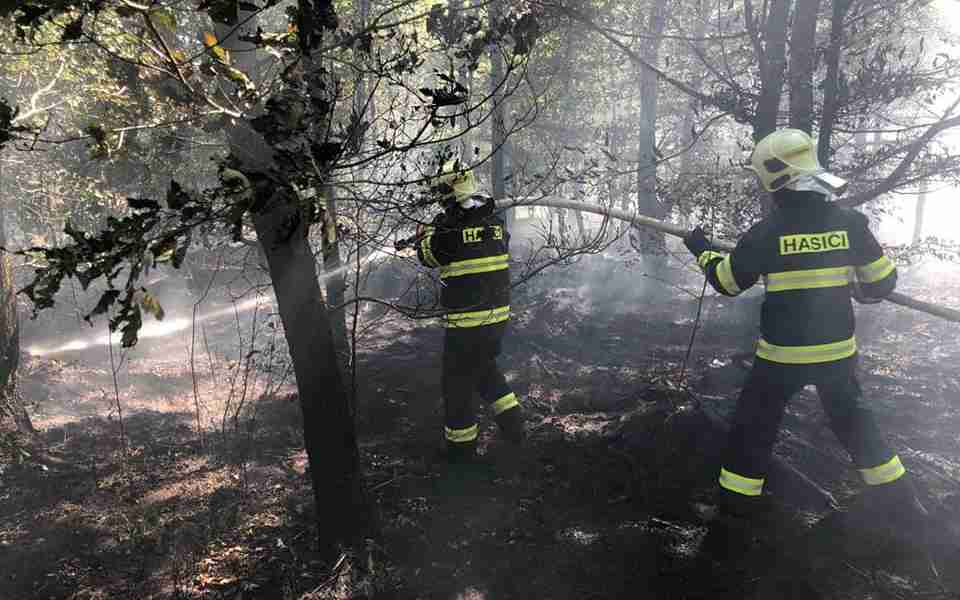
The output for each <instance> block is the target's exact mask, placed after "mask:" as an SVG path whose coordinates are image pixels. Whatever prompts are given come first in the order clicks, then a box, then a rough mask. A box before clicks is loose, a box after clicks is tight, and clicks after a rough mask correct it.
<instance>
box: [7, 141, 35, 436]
mask: <svg viewBox="0 0 960 600" xmlns="http://www.w3.org/2000/svg"><path fill="white" fill-rule="evenodd" d="M2 152H3V148H2V147H0V155H2ZM3 183H4V181H3V163H2V162H0V247H6V245H7V222H6V213H7V207H6V201H5V198H4V195H3V192H4V191H5V189H6V188H5V186H4V185H3ZM19 366H20V320H19V318H18V315H17V294H16V288H15V286H14V282H13V260H11V258H10V255H9V254H8V253H7V252H3V253H0V435H3V434H4V433H5V432H6V433H11V432H12V433H17V434H20V435H29V434H32V433H33V424H32V423H31V422H30V415H29V414H27V409H26V407H24V405H23V398H22V397H21V396H20V393H19V390H18V388H17V368H18V367H19ZM0 450H2V449H0Z"/></svg>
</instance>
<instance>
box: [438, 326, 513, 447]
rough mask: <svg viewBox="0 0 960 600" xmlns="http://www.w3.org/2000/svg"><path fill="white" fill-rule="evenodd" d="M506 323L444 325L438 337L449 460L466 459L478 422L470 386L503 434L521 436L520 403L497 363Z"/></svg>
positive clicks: (477, 429)
mask: <svg viewBox="0 0 960 600" xmlns="http://www.w3.org/2000/svg"><path fill="white" fill-rule="evenodd" d="M506 327H507V323H506V322H503V323H496V324H493V325H485V326H481V327H470V328H462V329H458V328H448V329H446V332H445V335H444V338H443V375H442V393H443V407H444V418H445V428H444V433H445V437H446V440H447V450H448V454H449V456H450V458H451V459H452V460H457V459H469V458H471V457H472V456H473V455H474V453H475V450H476V442H477V436H478V434H479V427H478V425H477V406H476V403H475V402H474V392H476V393H477V394H479V396H480V399H481V400H482V401H483V402H484V404H486V405H488V406H489V407H490V409H491V411H492V413H493V415H494V418H495V420H496V421H497V424H498V425H499V426H500V430H501V433H502V434H503V435H504V436H505V437H506V438H507V439H509V440H511V441H514V442H520V441H522V439H523V421H522V417H521V411H520V403H519V401H518V400H517V396H516V394H514V393H513V390H511V389H510V385H509V384H508V383H507V379H506V377H504V375H503V372H502V371H501V370H500V367H499V366H497V356H498V355H499V354H500V351H501V341H502V339H503V334H504V332H505V330H506Z"/></svg>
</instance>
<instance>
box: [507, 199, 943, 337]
mask: <svg viewBox="0 0 960 600" xmlns="http://www.w3.org/2000/svg"><path fill="white" fill-rule="evenodd" d="M514 206H550V207H553V208H567V209H570V210H578V211H580V212H588V213H593V214H596V215H602V216H605V217H613V218H614V219H619V220H621V221H627V222H629V223H630V224H631V225H635V226H637V227H647V228H649V229H655V230H656V231H660V232H663V233H667V234H670V235H672V236H676V237H679V238H682V237H684V236H685V235H687V230H686V229H684V228H683V227H680V226H679V225H674V224H672V223H666V222H664V221H658V220H656V219H651V218H650V217H644V216H643V215H638V214H636V213H632V212H629V211H626V210H620V209H617V208H608V207H605V206H600V205H598V204H588V203H586V202H578V201H576V200H560V199H555V198H536V199H533V200H526V199H517V198H505V199H503V200H497V208H511V207H514ZM713 246H714V247H715V248H716V249H718V250H724V251H727V252H729V251H731V250H733V247H734V246H733V244H730V243H727V242H720V241H716V242H714V243H713ZM884 299H885V300H886V301H888V302H892V303H894V304H899V305H900V306H905V307H907V308H912V309H914V310H918V311H920V312H924V313H927V314H929V315H933V316H935V317H940V318H941V319H946V320H947V321H952V322H954V323H960V310H956V309H953V308H949V307H947V306H941V305H939V304H933V303H932V302H924V301H922V300H917V299H915V298H911V297H909V296H905V295H903V294H900V293H898V292H891V293H890V294H889V295H887V297H886V298H884Z"/></svg>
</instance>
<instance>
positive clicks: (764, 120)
mask: <svg viewBox="0 0 960 600" xmlns="http://www.w3.org/2000/svg"><path fill="white" fill-rule="evenodd" d="M749 4H751V3H749V2H748V5H749ZM764 4H766V3H764ZM791 4H792V1H791V0H771V1H770V4H769V7H770V8H769V10H770V12H769V14H768V15H767V20H766V26H765V27H764V30H763V45H762V50H763V55H762V56H758V57H757V58H758V59H759V61H760V78H761V84H760V85H761V87H760V99H759V101H758V102H757V111H756V114H755V115H754V119H753V139H754V141H756V142H759V141H760V140H761V139H763V137H765V136H766V135H767V134H769V133H772V132H773V131H774V130H775V129H776V128H777V117H778V115H779V113H780V99H781V97H782V96H783V78H784V71H785V67H786V63H787V61H786V51H787V17H788V16H789V14H790V5H791ZM744 14H745V15H749V14H750V12H749V11H747V12H745V13H744ZM746 18H748V19H749V18H750V17H749V16H747V17H746ZM747 28H748V30H749V29H755V23H748V25H747Z"/></svg>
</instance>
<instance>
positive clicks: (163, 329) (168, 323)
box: [26, 247, 396, 356]
mask: <svg viewBox="0 0 960 600" xmlns="http://www.w3.org/2000/svg"><path fill="white" fill-rule="evenodd" d="M395 256H396V254H395V253H394V252H392V251H391V250H390V249H388V248H386V247H383V248H378V249H377V250H374V251H372V252H370V254H367V255H366V256H364V257H363V258H361V259H360V266H364V265H366V264H368V263H370V262H372V261H379V260H386V259H390V258H394V257H395ZM356 267H357V265H356V263H355V262H351V263H347V264H345V265H343V266H341V267H339V268H337V269H335V270H333V271H331V272H329V273H325V274H324V275H323V276H322V277H321V278H320V281H321V282H325V281H326V280H327V279H329V278H331V277H335V276H337V275H339V274H341V273H344V272H346V271H347V270H349V269H351V268H354V269H355V268H356ZM273 303H274V299H273V298H272V297H266V296H257V297H255V298H250V299H248V300H244V301H243V302H240V303H238V304H236V305H231V306H228V307H226V308H221V309H218V310H215V311H211V312H208V313H204V314H203V315H199V316H198V317H197V322H198V323H200V322H203V321H206V320H209V319H215V318H217V317H222V316H225V315H232V314H234V313H244V312H247V311H250V310H253V309H255V308H258V307H260V308H263V307H265V306H268V305H273ZM191 323H192V320H191V319H188V318H176V319H171V318H169V317H168V318H167V319H165V320H163V321H149V322H147V323H146V324H145V325H144V326H143V328H142V329H141V330H140V338H141V339H150V338H161V337H166V336H169V335H172V334H174V333H177V332H179V331H184V330H186V329H189V328H190V325H191ZM120 339H121V334H120V333H119V332H117V333H114V334H113V335H112V336H111V338H110V340H111V342H113V343H114V344H119V343H120ZM106 345H107V338H106V336H102V335H93V336H89V337H86V338H81V339H77V340H72V341H69V342H67V343H65V344H62V345H60V346H54V347H52V348H45V347H42V346H29V347H27V348H26V352H27V354H29V355H30V356H47V355H49V354H58V353H61V352H75V351H78V350H86V349H88V348H91V347H95V346H106Z"/></svg>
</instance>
